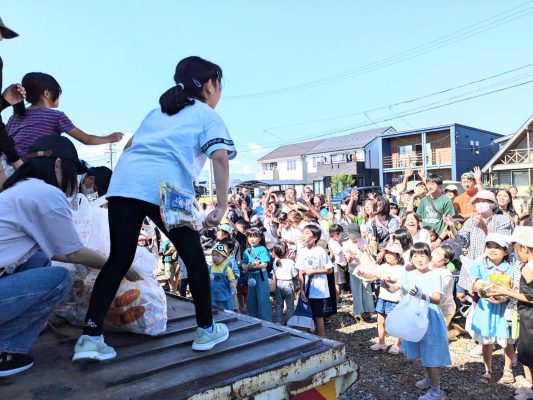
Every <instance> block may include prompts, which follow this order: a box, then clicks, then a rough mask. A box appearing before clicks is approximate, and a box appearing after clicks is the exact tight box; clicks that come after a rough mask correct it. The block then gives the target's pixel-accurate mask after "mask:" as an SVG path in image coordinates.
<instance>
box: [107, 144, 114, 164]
mask: <svg viewBox="0 0 533 400" xmlns="http://www.w3.org/2000/svg"><path fill="white" fill-rule="evenodd" d="M105 154H109V161H108V162H107V163H108V164H109V168H111V169H113V156H114V155H115V144H114V143H109V144H108V146H107V150H106V152H105Z"/></svg>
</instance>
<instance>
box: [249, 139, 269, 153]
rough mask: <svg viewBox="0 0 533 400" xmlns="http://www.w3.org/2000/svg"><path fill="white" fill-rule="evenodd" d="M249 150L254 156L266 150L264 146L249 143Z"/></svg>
mask: <svg viewBox="0 0 533 400" xmlns="http://www.w3.org/2000/svg"><path fill="white" fill-rule="evenodd" d="M248 149H249V150H250V152H251V153H252V154H259V153H261V152H262V151H264V150H265V148H264V147H263V146H261V145H260V144H257V143H253V142H250V143H248Z"/></svg>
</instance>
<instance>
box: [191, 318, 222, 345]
mask: <svg viewBox="0 0 533 400" xmlns="http://www.w3.org/2000/svg"><path fill="white" fill-rule="evenodd" d="M228 337H229V331H228V327H227V326H226V325H224V324H219V323H216V322H213V332H211V333H209V332H208V331H207V330H206V329H203V328H200V327H198V328H196V333H195V334H194V341H193V342H192V349H193V350H196V351H206V350H211V349H212V348H213V347H215V345H217V344H218V343H222V342H224V341H226V340H228Z"/></svg>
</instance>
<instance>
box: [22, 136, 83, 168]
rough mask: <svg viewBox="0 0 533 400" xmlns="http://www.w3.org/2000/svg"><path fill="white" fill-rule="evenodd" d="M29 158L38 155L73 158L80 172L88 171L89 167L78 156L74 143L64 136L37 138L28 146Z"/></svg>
mask: <svg viewBox="0 0 533 400" xmlns="http://www.w3.org/2000/svg"><path fill="white" fill-rule="evenodd" d="M27 157H28V158H37V157H58V158H61V159H65V160H71V161H73V162H74V164H75V165H76V168H77V170H78V174H84V173H86V172H88V169H87V167H86V166H85V164H83V163H82V162H81V161H80V159H79V158H78V152H77V151H76V147H74V144H73V143H72V142H71V141H70V140H69V139H67V138H66V137H63V136H53V135H48V136H43V137H40V138H39V139H37V140H36V141H35V142H34V143H33V144H32V145H31V146H30V147H29V148H28V155H27Z"/></svg>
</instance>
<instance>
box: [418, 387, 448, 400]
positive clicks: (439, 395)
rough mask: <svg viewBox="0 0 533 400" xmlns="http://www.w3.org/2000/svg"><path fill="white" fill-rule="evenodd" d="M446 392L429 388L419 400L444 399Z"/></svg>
mask: <svg viewBox="0 0 533 400" xmlns="http://www.w3.org/2000/svg"><path fill="white" fill-rule="evenodd" d="M445 398H446V396H444V392H443V391H442V389H441V390H438V391H437V390H435V389H429V390H428V391H427V392H426V394H424V395H422V396H420V397H419V398H418V400H444V399H445Z"/></svg>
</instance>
